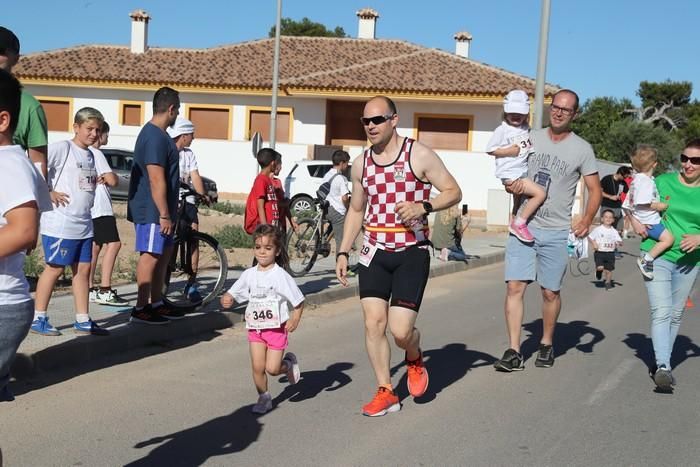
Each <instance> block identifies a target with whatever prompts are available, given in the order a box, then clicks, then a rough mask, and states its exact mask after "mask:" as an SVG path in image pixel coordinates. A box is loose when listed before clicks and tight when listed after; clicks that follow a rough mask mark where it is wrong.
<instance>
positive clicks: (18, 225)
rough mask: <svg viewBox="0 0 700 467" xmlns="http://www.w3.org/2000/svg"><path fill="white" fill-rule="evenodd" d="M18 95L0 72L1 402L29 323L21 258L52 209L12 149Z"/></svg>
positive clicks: (41, 185)
mask: <svg viewBox="0 0 700 467" xmlns="http://www.w3.org/2000/svg"><path fill="white" fill-rule="evenodd" d="M21 89H22V87H21V86H20V84H19V81H17V79H16V78H15V77H13V76H12V75H11V74H10V73H8V72H6V71H5V70H1V69H0V186H2V190H0V402H2V401H11V400H13V399H14V396H13V395H12V393H11V392H10V389H9V388H8V386H7V384H8V383H9V381H10V366H11V365H12V361H13V360H14V357H15V352H17V348H19V345H20V343H21V342H22V340H24V338H25V337H26V335H27V332H28V331H29V326H30V325H31V322H32V316H33V314H32V310H33V308H34V304H33V302H32V297H31V296H30V295H29V284H27V279H26V278H25V276H24V257H25V253H26V251H28V250H32V249H34V247H35V246H36V241H37V237H38V236H39V213H40V212H41V211H45V210H50V209H51V201H50V199H49V193H48V190H47V188H46V182H45V181H44V179H43V178H42V176H41V175H40V174H39V172H38V171H37V169H36V167H34V165H33V164H32V163H31V161H30V160H29V159H28V158H27V155H26V153H25V152H24V150H23V149H22V148H21V147H20V146H18V145H16V146H13V145H12V135H13V133H14V131H15V128H17V123H18V121H19V112H20V102H21Z"/></svg>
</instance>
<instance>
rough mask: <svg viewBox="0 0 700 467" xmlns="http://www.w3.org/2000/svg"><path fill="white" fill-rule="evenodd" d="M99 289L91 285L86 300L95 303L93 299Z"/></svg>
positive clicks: (95, 297)
mask: <svg viewBox="0 0 700 467" xmlns="http://www.w3.org/2000/svg"><path fill="white" fill-rule="evenodd" d="M98 290H99V289H98V288H97V287H93V288H91V289H90V293H89V294H88V300H90V302H91V303H95V300H97V291H98Z"/></svg>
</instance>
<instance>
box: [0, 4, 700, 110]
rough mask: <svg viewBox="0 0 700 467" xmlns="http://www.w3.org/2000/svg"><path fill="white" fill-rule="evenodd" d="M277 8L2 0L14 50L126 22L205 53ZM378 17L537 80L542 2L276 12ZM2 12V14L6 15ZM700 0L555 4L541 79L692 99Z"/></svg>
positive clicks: (415, 36)
mask: <svg viewBox="0 0 700 467" xmlns="http://www.w3.org/2000/svg"><path fill="white" fill-rule="evenodd" d="M276 7H277V1H276V0H254V1H241V0H199V1H196V2H184V1H181V0H174V1H173V0H171V1H163V0H125V1H111V0H107V1H105V0H102V1H100V0H78V1H76V0H73V1H71V2H65V1H63V2H62V1H56V0H32V1H29V0H27V1H23V2H20V1H17V0H14V1H8V2H7V3H6V4H5V5H4V8H3V10H4V11H3V15H2V16H3V17H2V19H1V20H0V24H1V25H3V26H5V27H8V28H10V29H12V30H13V31H14V32H15V33H16V34H17V35H18V36H19V37H20V41H21V42H22V53H31V52H36V51H41V50H50V49H55V48H63V47H71V46H74V45H79V44H120V45H128V44H129V35H130V19H129V17H128V14H129V12H130V11H132V10H134V9H136V8H143V9H145V10H146V11H148V13H149V14H150V15H151V16H152V17H153V19H152V21H151V23H150V25H149V44H151V45H155V46H163V47H192V48H204V47H211V46H217V45H221V44H228V43H236V42H242V41H247V40H253V39H260V38H264V37H267V33H268V31H269V29H270V26H272V24H274V19H275V12H276ZM363 7H371V8H374V9H375V10H377V11H378V12H379V15H380V18H379V21H378V23H377V37H378V38H383V39H401V40H406V41H409V42H412V43H415V44H419V45H423V46H427V47H433V48H438V49H442V50H446V51H450V52H453V51H454V39H453V35H454V33H455V32H457V31H463V30H466V31H469V32H470V33H471V34H472V35H473V37H474V39H473V41H472V45H471V53H470V55H471V58H474V59H476V60H479V61H481V62H485V63H488V64H491V65H495V66H498V67H501V68H505V69H507V70H511V71H514V72H517V73H521V74H524V75H527V76H531V77H534V76H535V73H536V65H537V49H538V38H539V20H540V8H541V3H540V1H536V0H432V1H429V2H428V1H425V0H362V1H355V0H339V1H332V0H283V7H282V15H283V16H285V17H291V18H294V19H301V18H302V17H304V16H306V17H308V18H310V19H311V20H312V21H316V22H320V23H323V24H325V25H326V26H328V27H329V28H331V29H332V28H334V27H335V26H341V27H343V28H344V29H345V32H346V33H348V34H350V35H351V36H356V35H357V17H356V15H355V12H356V11H357V10H358V9H360V8H363ZM8 9H9V11H8ZM699 17H700V2H699V1H697V0H666V1H665V2H659V1H655V0H585V1H579V0H552V15H551V23H550V35H549V56H548V58H549V60H548V67H547V81H548V82H550V83H555V84H559V85H561V86H566V87H570V88H572V89H574V90H576V91H578V92H579V94H580V95H581V97H582V99H584V100H585V99H588V98H591V97H595V96H614V97H629V98H631V99H633V100H634V101H635V102H637V101H638V99H637V98H636V96H635V92H636V90H637V88H638V85H639V82H640V81H642V80H648V81H663V80H666V79H671V80H675V81H681V80H682V81H691V82H692V83H693V88H694V91H693V97H694V98H700V60H698V58H697V57H698V54H699V53H700V52H699V50H700V31H699V30H698V27H697V19H698V18H699Z"/></svg>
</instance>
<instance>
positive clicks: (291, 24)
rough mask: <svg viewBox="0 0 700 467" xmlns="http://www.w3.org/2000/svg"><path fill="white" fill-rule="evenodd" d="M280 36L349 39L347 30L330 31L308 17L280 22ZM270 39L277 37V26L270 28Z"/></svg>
mask: <svg viewBox="0 0 700 467" xmlns="http://www.w3.org/2000/svg"><path fill="white" fill-rule="evenodd" d="M280 34H281V35H283V36H314V37H347V34H345V30H343V28H341V27H340V26H336V27H335V29H333V30H330V29H328V28H326V26H324V25H323V24H321V23H316V22H314V21H311V20H310V19H309V18H306V17H304V18H302V19H301V21H295V20H293V19H291V18H282V19H281V20H280ZM268 37H275V26H272V27H271V28H270V32H269V33H268Z"/></svg>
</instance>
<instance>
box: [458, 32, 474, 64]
mask: <svg viewBox="0 0 700 467" xmlns="http://www.w3.org/2000/svg"><path fill="white" fill-rule="evenodd" d="M455 41H456V42H455V54H456V55H459V56H460V57H464V58H469V45H470V44H471V43H472V35H471V34H469V33H468V32H467V31H462V32H458V33H455Z"/></svg>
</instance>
